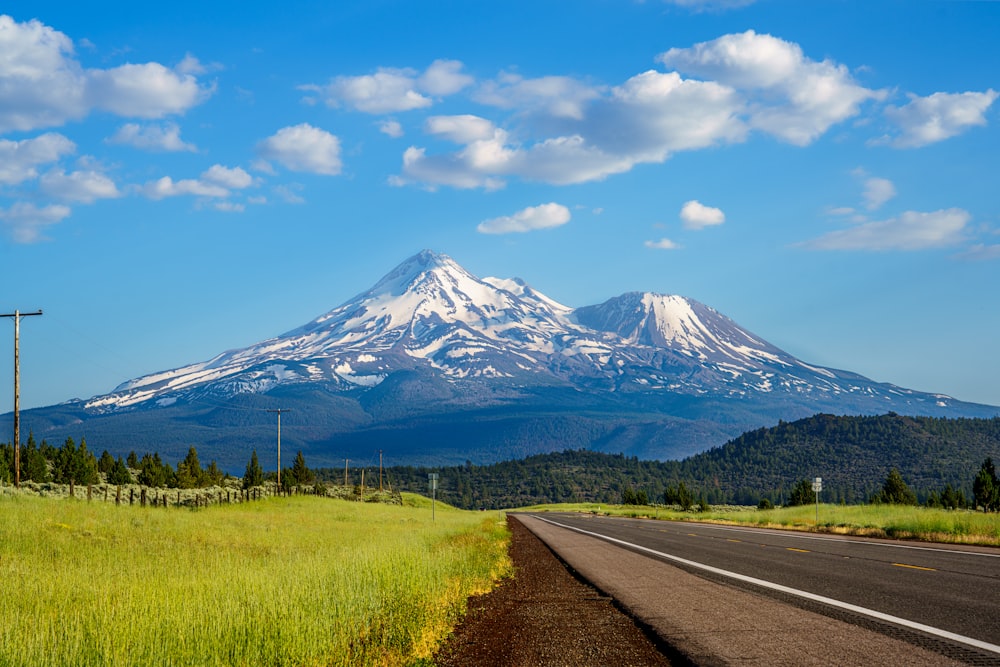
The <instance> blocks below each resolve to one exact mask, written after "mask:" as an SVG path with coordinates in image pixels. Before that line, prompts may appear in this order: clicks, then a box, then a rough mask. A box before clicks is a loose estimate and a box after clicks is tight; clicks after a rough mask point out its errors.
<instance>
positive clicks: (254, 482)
mask: <svg viewBox="0 0 1000 667" xmlns="http://www.w3.org/2000/svg"><path fill="white" fill-rule="evenodd" d="M263 483H264V471H263V470H262V469H261V467H260V461H258V460H257V450H256V449H254V450H253V453H252V454H251V455H250V462H249V463H247V470H246V472H245V473H244V474H243V488H244V489H251V488H253V487H255V486H260V485H261V484H263Z"/></svg>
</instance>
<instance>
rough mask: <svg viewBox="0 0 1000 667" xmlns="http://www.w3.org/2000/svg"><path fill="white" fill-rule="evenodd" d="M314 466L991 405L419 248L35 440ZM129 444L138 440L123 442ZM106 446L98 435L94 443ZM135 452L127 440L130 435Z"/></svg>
mask: <svg viewBox="0 0 1000 667" xmlns="http://www.w3.org/2000/svg"><path fill="white" fill-rule="evenodd" d="M279 406H280V407H282V408H290V409H291V412H290V413H289V414H288V415H287V416H286V417H285V418H284V419H283V425H282V426H283V434H282V435H283V438H284V439H286V441H287V443H288V445H287V446H288V447H290V448H295V449H301V450H303V451H304V452H305V453H306V455H307V456H310V457H311V458H310V460H311V461H313V462H315V463H316V464H333V463H334V462H336V461H343V459H344V458H354V457H371V456H372V452H377V451H378V450H380V449H381V450H384V451H387V452H388V453H390V455H391V456H392V460H393V462H394V463H427V464H436V463H459V462H463V461H465V460H471V461H474V462H477V463H488V462H491V461H498V460H506V459H510V458H517V457H520V456H526V455H529V454H533V453H539V452H546V451H561V450H563V449H566V448H567V447H570V448H580V447H585V448H591V449H597V450H601V451H607V452H623V453H627V454H632V455H638V456H641V457H644V458H657V459H669V458H680V457H683V456H686V455H689V454H692V453H694V452H697V451H701V450H704V449H706V448H708V447H711V446H713V445H719V444H721V443H723V442H725V441H726V440H728V439H729V438H732V437H734V436H736V435H739V434H740V433H742V432H743V431H745V430H748V429H752V428H758V427H761V426H766V425H770V424H773V423H776V422H777V421H778V420H779V419H785V420H789V419H797V418H801V417H804V416H808V415H812V414H815V413H818V412H828V413H834V414H880V413H884V412H887V411H890V410H892V411H895V412H899V413H901V414H914V415H935V416H952V417H957V416H974V417H991V416H994V415H996V414H997V413H998V409H997V408H993V407H990V406H980V405H974V404H968V403H962V402H959V401H956V400H954V399H952V398H950V397H947V396H944V395H939V394H926V393H921V392H916V391H912V390H908V389H904V388H900V387H896V386H894V385H890V384H884V383H877V382H873V381H871V380H869V379H867V378H865V377H863V376H861V375H858V374H856V373H850V372H846V371H840V370H834V369H830V368H823V367H819V366H815V365H810V364H807V363H805V362H803V361H800V360H798V359H796V358H795V357H793V356H792V355H789V354H787V353H785V352H783V351H782V350H780V349H778V348H776V347H775V346H773V345H771V344H769V343H767V342H766V341H764V340H763V339H762V338H761V337H759V336H756V335H754V334H752V333H750V332H748V331H746V330H745V329H742V328H741V327H740V326H739V325H737V324H736V323H735V322H733V321H732V320H731V319H729V318H727V317H725V316H724V315H722V314H721V313H719V312H717V311H715V310H713V309H712V308H710V307H708V306H705V305H703V304H701V303H698V302H697V301H694V300H692V299H688V298H685V297H681V296H672V295H661V294H652V293H629V294H624V295H622V296H619V297H615V298H613V299H610V300H608V301H606V302H604V303H602V304H599V305H594V306H586V307H582V308H577V309H573V308H570V307H567V306H564V305H562V304H560V303H558V302H556V301H554V300H553V299H550V298H549V297H547V296H545V295H544V294H542V293H540V292H538V291H536V290H535V289H533V288H532V287H530V286H529V285H527V284H526V283H524V282H523V281H521V280H518V279H498V278H483V279H480V278H477V277H476V276H474V275H472V274H471V273H469V272H468V271H466V270H465V269H463V268H462V267H461V266H459V265H458V264H457V263H456V262H455V261H454V260H452V259H451V258H450V257H447V256H445V255H441V254H437V253H434V252H430V251H423V252H421V253H419V254H417V255H415V256H413V257H411V258H410V259H408V260H406V261H405V262H403V263H402V264H400V265H399V266H398V267H396V268H395V269H394V270H393V271H391V272H390V273H389V274H387V275H386V276H385V277H384V278H383V279H382V280H380V281H379V282H378V283H377V284H376V285H375V286H374V287H372V288H371V289H369V290H367V291H365V292H363V293H361V294H359V295H358V296H356V297H354V298H353V299H351V300H349V301H348V302H346V303H344V304H343V305H341V306H338V307H337V308H334V309H333V310H331V311H329V312H327V313H325V314H324V315H321V316H320V317H317V318H316V319H315V320H313V321H312V322H309V323H308V324H306V325H304V326H301V327H299V328H296V329H293V330H291V331H289V332H287V333H285V334H282V335H280V336H277V337H275V338H271V339H268V340H265V341H262V342H260V343H257V344H255V345H251V346H249V347H246V348H242V349H235V350H229V351H227V352H224V353H222V354H219V355H217V356H216V357H214V358H212V359H210V360H208V361H205V362H200V363H195V364H190V365H188V366H184V367H181V368H177V369H173V370H167V371H163V372H160V373H154V374H151V375H147V376H143V377H140V378H136V379H134V380H129V381H127V382H124V383H123V384H121V385H120V386H118V387H117V388H116V389H115V390H114V391H112V392H110V393H108V394H105V395H101V396H96V397H94V398H91V399H89V400H86V401H70V402H68V403H65V404H61V405H59V406H53V407H52V408H43V409H39V410H33V411H30V412H29V413H26V414H25V423H26V424H27V423H28V419H29V418H30V424H31V428H33V429H34V432H35V434H36V438H42V437H45V438H50V439H56V438H58V437H62V436H64V435H70V436H73V437H80V436H82V435H85V436H86V437H87V438H88V441H89V442H90V443H91V445H90V446H91V448H92V449H93V448H102V449H103V448H107V449H109V450H118V451H121V450H123V449H124V450H126V451H127V450H128V449H140V448H148V449H150V450H158V451H160V452H162V453H164V454H165V455H167V456H173V455H177V456H182V455H183V452H185V451H186V447H187V446H188V445H190V444H191V443H195V444H197V445H198V447H199V452H202V451H203V449H204V450H205V453H204V454H203V458H206V459H207V458H215V459H216V460H218V461H219V462H220V464H224V465H229V466H236V465H242V463H245V460H246V449H247V447H248V444H247V443H248V442H252V443H254V446H258V444H259V445H260V446H263V445H264V443H269V441H270V440H271V439H272V438H273V424H272V418H271V416H270V415H267V414H265V411H266V409H268V408H275V407H279ZM123 438H124V439H128V440H130V441H131V442H132V443H133V444H131V445H128V444H125V443H124V442H121V440H122V439H123ZM98 440H100V442H98ZM137 443H138V444H137Z"/></svg>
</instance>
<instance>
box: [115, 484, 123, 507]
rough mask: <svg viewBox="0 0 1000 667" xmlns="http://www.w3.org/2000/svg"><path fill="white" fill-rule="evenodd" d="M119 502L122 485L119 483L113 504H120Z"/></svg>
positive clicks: (120, 501) (120, 500)
mask: <svg viewBox="0 0 1000 667" xmlns="http://www.w3.org/2000/svg"><path fill="white" fill-rule="evenodd" d="M121 504H122V487H121V485H119V486H118V490H117V491H115V505H121Z"/></svg>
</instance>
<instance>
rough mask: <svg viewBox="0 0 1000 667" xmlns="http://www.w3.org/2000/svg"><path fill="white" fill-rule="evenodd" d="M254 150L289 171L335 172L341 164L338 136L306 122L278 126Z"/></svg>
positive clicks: (335, 173) (328, 173) (333, 174)
mask: <svg viewBox="0 0 1000 667" xmlns="http://www.w3.org/2000/svg"><path fill="white" fill-rule="evenodd" d="M257 151H258V153H260V155H261V156H262V157H264V158H265V159H268V160H274V161H275V162H279V163H281V164H282V165H284V166H285V167H286V168H287V169H290V170H292V171H300V172H308V173H312V174H326V175H328V176H336V175H337V174H339V173H340V169H341V166H342V165H341V161H340V139H338V138H337V137H336V136H334V135H332V134H330V133H329V132H327V131H325V130H321V129H319V128H316V127H313V126H312V125H309V124H308V123H301V124H299V125H293V126H290V127H284V128H282V129H280V130H278V131H277V132H276V133H275V134H273V135H272V136H270V137H268V138H267V139H264V140H263V141H261V142H260V143H259V144H257Z"/></svg>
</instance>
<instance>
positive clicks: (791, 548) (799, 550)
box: [785, 547, 810, 554]
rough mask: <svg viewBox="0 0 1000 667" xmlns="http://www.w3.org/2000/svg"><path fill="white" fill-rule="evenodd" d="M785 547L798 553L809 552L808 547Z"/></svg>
mask: <svg viewBox="0 0 1000 667" xmlns="http://www.w3.org/2000/svg"><path fill="white" fill-rule="evenodd" d="M785 549H787V550H788V551H797V552H799V553H800V554H807V553H810V551H809V550H808V549H796V548H795V547H785Z"/></svg>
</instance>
